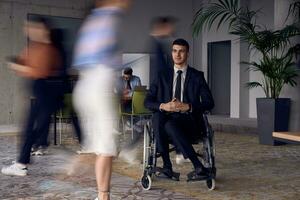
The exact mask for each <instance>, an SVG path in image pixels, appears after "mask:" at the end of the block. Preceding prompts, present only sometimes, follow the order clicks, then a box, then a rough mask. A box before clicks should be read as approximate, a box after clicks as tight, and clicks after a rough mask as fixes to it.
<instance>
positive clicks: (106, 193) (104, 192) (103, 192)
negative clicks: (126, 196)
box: [95, 191, 110, 200]
mask: <svg viewBox="0 0 300 200" xmlns="http://www.w3.org/2000/svg"><path fill="white" fill-rule="evenodd" d="M99 194H104V195H107V196H108V200H110V195H109V194H110V192H109V191H100V192H99V193H98V197H97V198H96V199H95V200H102V199H101V198H99Z"/></svg>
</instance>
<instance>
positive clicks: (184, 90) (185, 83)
mask: <svg viewBox="0 0 300 200" xmlns="http://www.w3.org/2000/svg"><path fill="white" fill-rule="evenodd" d="M190 76H191V70H190V66H188V67H187V70H186V76H185V81H184V85H183V102H186V93H187V86H188V82H189V80H190Z"/></svg>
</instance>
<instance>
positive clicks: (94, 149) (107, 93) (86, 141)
mask: <svg viewBox="0 0 300 200" xmlns="http://www.w3.org/2000/svg"><path fill="white" fill-rule="evenodd" d="M130 2H131V0H96V1H95V9H93V10H92V11H91V14H90V15H89V16H88V17H87V19H86V20H85V21H84V23H83V25H82V27H81V29H80V31H79V36H78V41H77V43H76V46H75V55H74V60H73V66H74V67H75V68H76V69H78V70H79V81H78V82H77V85H76V86H75V89H74V94H73V101H74V106H75V108H76V109H77V111H78V114H79V117H80V119H81V123H82V128H83V135H84V137H83V141H82V145H83V150H84V151H85V152H90V153H94V154H96V162H95V172H96V181H97V187H98V197H97V198H96V199H97V200H98V199H99V200H100V199H101V200H108V199H109V196H110V195H109V191H110V180H111V171H112V159H113V157H115V156H116V155H117V147H118V145H117V138H116V137H117V133H118V132H117V125H118V113H117V97H116V95H115V93H114V87H115V85H114V84H115V82H116V80H115V78H116V75H115V72H116V70H120V69H121V68H122V63H121V61H122V57H121V51H120V48H119V34H120V32H119V28H120V21H121V19H122V17H123V15H124V11H126V10H127V9H128V8H129V6H130Z"/></svg>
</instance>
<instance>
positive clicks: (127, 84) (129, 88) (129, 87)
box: [126, 80, 131, 90]
mask: <svg viewBox="0 0 300 200" xmlns="http://www.w3.org/2000/svg"><path fill="white" fill-rule="evenodd" d="M126 89H128V90H131V86H130V80H127V83H126Z"/></svg>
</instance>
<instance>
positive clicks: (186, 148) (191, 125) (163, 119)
mask: <svg viewBox="0 0 300 200" xmlns="http://www.w3.org/2000/svg"><path fill="white" fill-rule="evenodd" d="M198 124H199V123H198ZM198 124H197V123H196V121H195V120H194V118H193V117H192V116H191V115H190V114H181V113H174V114H166V113H162V112H157V113H155V114H154V116H153V128H154V134H155V139H156V146H157V151H158V152H159V153H161V155H162V159H163V163H164V168H169V169H172V163H171V160H170V156H169V143H170V142H172V143H173V144H174V145H175V147H176V149H177V150H178V151H179V152H181V153H182V155H183V156H184V157H185V158H189V159H190V160H191V162H192V163H193V166H194V168H198V167H202V164H201V162H200V160H199V159H198V158H197V154H196V152H195V150H194V148H193V146H192V143H193V141H194V140H195V138H199V137H200V136H199V134H201V129H200V127H199V126H198Z"/></svg>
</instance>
